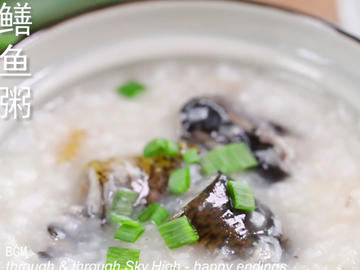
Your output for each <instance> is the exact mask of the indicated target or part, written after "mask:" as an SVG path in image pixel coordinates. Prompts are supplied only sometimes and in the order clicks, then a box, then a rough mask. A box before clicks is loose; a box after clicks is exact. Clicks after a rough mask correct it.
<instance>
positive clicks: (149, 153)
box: [143, 138, 179, 157]
mask: <svg viewBox="0 0 360 270" xmlns="http://www.w3.org/2000/svg"><path fill="white" fill-rule="evenodd" d="M178 153H179V147H178V145H177V144H176V143H175V142H173V141H170V140H168V139H165V138H156V139H153V140H152V141H150V142H149V143H148V144H147V145H146V146H145V148H144V153H143V154H144V156H145V157H154V156H157V155H160V154H165V155H168V156H176V155H177V154H178Z"/></svg>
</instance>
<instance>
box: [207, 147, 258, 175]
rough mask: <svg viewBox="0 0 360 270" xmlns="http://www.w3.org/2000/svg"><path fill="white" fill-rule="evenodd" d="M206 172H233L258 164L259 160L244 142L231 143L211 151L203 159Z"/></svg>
mask: <svg viewBox="0 0 360 270" xmlns="http://www.w3.org/2000/svg"><path fill="white" fill-rule="evenodd" d="M201 165H202V168H203V170H204V172H205V173H207V174H209V173H212V172H214V171H221V172H223V173H231V172H235V171H240V170H245V169H248V168H252V167H255V166H257V165H258V164H257V161H256V159H255V158H254V155H253V154H252V153H251V151H250V149H249V148H248V146H247V145H246V144H244V143H229V144H227V145H224V146H220V147H217V148H215V149H213V150H211V151H209V152H208V153H207V154H206V155H205V156H204V157H203V158H202V160H201Z"/></svg>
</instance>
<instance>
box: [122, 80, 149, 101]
mask: <svg viewBox="0 0 360 270" xmlns="http://www.w3.org/2000/svg"><path fill="white" fill-rule="evenodd" d="M144 90H145V86H144V85H142V84H140V83H138V82H136V81H127V82H125V83H124V84H122V85H120V86H119V87H118V89H117V92H118V94H120V95H123V96H124V97H127V98H132V97H134V96H136V95H138V94H139V93H141V92H143V91H144Z"/></svg>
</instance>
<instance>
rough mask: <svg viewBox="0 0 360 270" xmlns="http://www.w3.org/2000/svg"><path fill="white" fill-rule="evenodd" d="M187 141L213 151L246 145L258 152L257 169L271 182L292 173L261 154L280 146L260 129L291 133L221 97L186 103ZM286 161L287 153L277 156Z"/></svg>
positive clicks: (256, 153)
mask: <svg viewBox="0 0 360 270" xmlns="http://www.w3.org/2000/svg"><path fill="white" fill-rule="evenodd" d="M180 116H181V123H182V130H183V136H182V137H183V139H185V140H186V141H189V142H191V143H195V144H199V145H201V146H203V147H204V148H205V149H207V150H210V149H212V148H214V147H216V146H217V145H219V144H226V143H230V142H244V143H246V144H247V145H248V146H249V148H250V149H251V150H252V152H253V153H254V155H255V157H256V159H257V161H258V162H259V165H260V166H259V167H258V168H256V169H255V170H256V171H257V172H258V173H259V175H261V176H262V177H263V178H264V179H265V180H266V181H267V182H269V183H273V182H277V181H281V180H284V179H285V178H286V177H287V176H288V175H289V174H288V172H286V171H285V170H283V169H282V168H281V166H280V164H270V163H268V162H267V161H266V160H265V159H264V158H263V157H262V155H261V152H264V151H275V149H276V145H275V144H274V143H273V142H272V141H271V140H270V139H269V138H267V137H265V136H263V135H260V133H261V132H260V127H262V129H263V130H264V129H265V130H267V131H269V133H270V132H271V133H273V134H275V135H277V136H286V135H289V134H290V132H289V131H288V130H287V129H286V128H285V127H283V126H281V125H279V124H277V123H273V122H270V121H265V120H260V119H255V118H252V117H250V116H248V115H247V114H246V113H244V112H240V111H236V110H235V109H233V108H232V106H230V105H229V103H228V102H226V101H224V100H223V99H221V98H219V97H198V98H193V99H192V100H190V101H189V102H188V103H186V104H185V105H184V106H183V108H182V110H181V115H180ZM276 154H277V155H278V156H279V159H283V158H284V155H285V153H284V152H281V151H280V153H276Z"/></svg>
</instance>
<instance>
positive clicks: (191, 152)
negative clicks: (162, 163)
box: [183, 148, 200, 164]
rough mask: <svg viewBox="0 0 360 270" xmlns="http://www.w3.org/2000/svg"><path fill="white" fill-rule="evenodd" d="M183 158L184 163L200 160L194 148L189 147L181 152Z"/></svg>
mask: <svg viewBox="0 0 360 270" xmlns="http://www.w3.org/2000/svg"><path fill="white" fill-rule="evenodd" d="M183 159H184V161H185V163H186V164H191V163H196V162H199V161H200V157H199V155H198V151H197V150H196V148H190V149H188V150H186V151H185V152H184V153H183Z"/></svg>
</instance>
